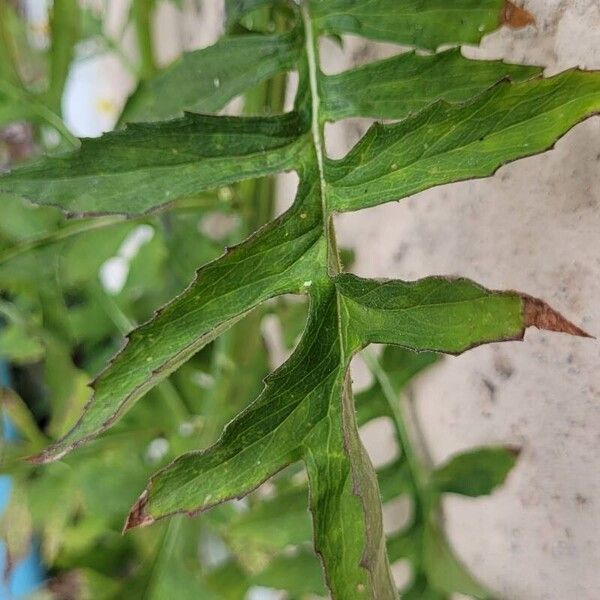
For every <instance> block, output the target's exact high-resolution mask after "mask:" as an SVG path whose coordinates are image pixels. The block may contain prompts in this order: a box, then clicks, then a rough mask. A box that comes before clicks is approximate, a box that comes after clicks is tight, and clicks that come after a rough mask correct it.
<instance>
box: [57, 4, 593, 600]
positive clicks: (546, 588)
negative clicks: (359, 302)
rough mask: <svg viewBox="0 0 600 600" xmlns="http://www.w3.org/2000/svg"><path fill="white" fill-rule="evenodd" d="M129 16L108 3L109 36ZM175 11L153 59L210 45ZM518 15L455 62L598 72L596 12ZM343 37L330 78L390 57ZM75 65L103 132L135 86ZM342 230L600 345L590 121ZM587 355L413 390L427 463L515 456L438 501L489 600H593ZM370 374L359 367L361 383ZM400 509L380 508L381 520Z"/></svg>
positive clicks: (525, 347) (397, 264)
mask: <svg viewBox="0 0 600 600" xmlns="http://www.w3.org/2000/svg"><path fill="white" fill-rule="evenodd" d="M123 4H125V3H124V2H113V3H112V5H113V12H114V14H113V16H112V19H113V20H114V22H115V24H118V21H119V18H120V16H119V15H120V14H121V13H122V11H121V13H120V12H119V5H123ZM184 4H186V9H185V14H184V15H181V14H179V13H178V12H177V11H176V10H175V9H174V8H173V7H172V6H171V5H169V4H168V3H165V2H163V3H162V4H161V7H160V10H159V15H158V18H157V22H156V36H157V39H158V40H159V48H160V55H161V60H163V61H164V62H169V61H170V60H171V59H172V58H174V57H175V56H177V54H178V53H180V52H181V51H182V50H184V49H189V48H194V47H199V46H204V45H208V44H210V43H212V41H214V40H215V39H216V38H217V37H218V35H219V34H220V31H221V25H220V24H221V15H222V1H221V0H204V2H192V1H187V2H186V3H184ZM521 5H522V6H524V7H525V8H526V9H527V10H529V11H530V12H532V13H533V14H534V15H535V18H536V26H535V27H528V28H526V29H524V30H520V31H513V30H501V31H499V32H497V33H494V34H492V35H490V36H488V37H487V38H486V39H485V40H484V41H483V44H482V45H481V47H480V48H478V49H473V48H465V49H464V53H465V54H466V55H468V56H470V57H476V58H503V59H505V60H507V61H512V62H519V63H521V62H522V63H529V64H540V65H543V66H545V67H546V74H553V73H556V72H559V71H562V70H565V69H568V68H571V67H576V66H579V67H582V68H586V69H600V1H599V0H525V1H523V2H521ZM115 6H116V8H115ZM345 43H346V48H345V51H344V52H342V51H340V49H339V48H338V47H336V46H335V45H334V44H332V43H328V42H324V43H323V46H322V60H323V66H324V68H325V70H326V71H327V72H334V71H339V70H342V69H344V68H348V67H349V66H351V65H353V64H357V63H362V62H366V61H369V60H374V59H377V58H380V57H383V56H387V55H389V54H390V53H392V52H397V51H398V47H393V46H390V45H383V44H373V43H366V42H364V41H363V40H360V39H358V38H350V37H349V38H347V39H346V40H345ZM81 69H83V71H82V70H81ZM81 69H80V72H77V69H75V71H76V72H75V74H74V76H73V77H72V78H71V82H70V87H71V89H70V91H69V90H68V93H67V96H66V99H65V102H66V108H67V117H68V118H69V119H70V121H71V125H72V127H73V129H74V130H75V131H76V132H77V133H86V134H88V135H89V134H94V133H99V132H100V131H101V130H103V129H108V128H110V125H111V120H114V116H115V115H116V114H117V113H118V110H119V107H120V105H121V103H122V101H123V99H124V98H125V97H126V95H127V93H128V91H129V90H130V88H131V85H132V82H131V81H130V79H129V77H128V75H127V73H126V72H124V71H123V69H122V67H119V65H118V61H116V59H114V57H112V58H111V57H110V56H105V57H101V58H100V59H98V60H97V61H91V62H90V61H86V62H85V63H83V64H82V66H81ZM108 75H109V76H108ZM86 95H87V96H89V97H90V98H91V100H93V101H91V102H90V106H92V107H93V106H96V105H98V103H97V102H96V104H94V101H97V100H98V98H100V99H101V100H103V102H102V103H101V104H100V105H101V106H102V107H103V109H102V111H96V113H93V114H92V113H90V114H87V115H84V116H85V118H83V116H82V114H81V112H80V111H81V110H82V108H81V107H82V106H84V105H85V103H82V102H81V100H82V97H85V96H86ZM111 103H112V104H111ZM111 106H113V107H114V115H113V114H111V108H110V107H111ZM78 111H79V112H78ZM92 112H93V111H92ZM366 125H368V123H366V122H364V121H356V120H352V121H347V122H343V123H340V124H336V125H334V126H331V127H329V128H328V130H327V136H328V140H327V146H328V151H329V152H330V153H331V154H332V155H334V156H341V155H343V154H344V153H345V152H346V151H347V150H348V149H349V148H350V147H351V145H352V144H353V143H355V141H356V140H357V139H358V138H359V136H360V135H361V134H362V132H363V131H364V130H365V127H366ZM293 191H294V177H293V176H289V177H285V178H283V179H282V181H281V185H280V193H281V205H282V206H284V205H285V204H286V203H287V202H289V200H290V198H291V197H292V196H293ZM337 226H338V232H339V237H340V240H341V243H342V244H343V245H345V246H351V247H353V248H354V249H355V250H356V255H357V260H356V263H355V266H354V269H353V270H354V271H355V272H357V273H358V274H360V275H364V276H370V277H398V278H403V279H414V278H417V277H422V276H426V275H430V274H460V275H465V276H468V277H471V278H473V279H475V280H477V281H478V282H480V283H482V284H484V285H485V286H487V287H490V288H498V289H505V288H507V289H511V288H513V289H518V290H521V291H524V292H527V293H529V294H532V295H535V296H539V297H541V298H544V299H545V300H547V301H548V302H550V303H551V304H552V305H553V306H554V307H556V308H557V309H558V310H560V311H561V312H563V313H564V314H565V316H567V317H568V318H570V319H572V320H573V321H575V322H576V323H578V324H581V325H582V326H583V327H584V328H585V329H587V330H588V331H589V332H590V333H592V334H593V335H598V336H600V302H599V301H598V300H599V299H600V278H599V275H600V242H599V239H600V238H599V233H600V117H594V118H592V119H589V120H588V121H586V122H585V123H582V124H580V125H579V126H577V127H575V128H574V129H573V130H572V131H571V132H570V133H568V134H567V135H566V136H565V137H564V138H563V139H561V140H560V141H559V142H558V144H557V145H556V148H555V149H554V150H552V151H551V152H548V153H546V154H544V155H540V156H535V157H531V158H527V159H525V160H522V161H519V162H518V163H513V164H510V165H507V166H505V167H503V168H502V169H500V170H499V171H498V173H497V174H496V175H495V176H494V177H492V178H490V179H486V180H478V181H471V182H465V183H457V184H452V185H449V186H444V187H440V188H436V189H433V190H429V191H427V192H424V193H421V194H418V195H416V196H414V197H412V198H410V199H408V200H404V201H403V202H401V203H392V204H387V205H384V206H380V207H377V208H373V209H369V210H365V211H361V212H357V213H353V214H347V215H343V216H340V217H338V218H337ZM599 358H600V344H599V342H598V341H597V340H590V339H576V338H569V337H567V336H564V335H560V334H549V333H542V332H538V331H536V330H531V331H529V332H528V333H527V335H526V340H525V343H516V342H513V343H505V344H497V345H492V346H487V347H482V348H478V349H476V350H473V351H471V352H469V353H467V354H465V355H463V356H461V357H458V358H447V359H445V360H444V361H443V362H442V363H441V364H439V365H437V366H435V367H434V368H433V369H431V370H430V371H429V372H427V373H425V374H424V375H423V376H421V377H420V378H419V379H418V381H417V382H416V383H415V384H414V385H413V386H412V389H411V392H410V393H411V396H412V399H413V401H414V405H415V407H416V413H417V416H418V421H419V424H420V428H421V429H422V431H423V434H424V437H425V439H426V442H427V445H428V449H429V452H430V454H431V456H432V458H433V460H434V461H435V462H436V463H437V462H440V461H443V460H444V459H445V458H447V457H448V456H449V455H451V454H452V453H454V452H457V451H461V450H464V449H468V448H471V447H475V446H480V445H484V444H491V443H511V444H516V445H519V446H521V447H522V453H521V456H520V459H519V462H518V465H517V467H516V468H515V469H514V471H513V472H512V473H511V475H510V477H509V479H508V481H507V483H506V485H505V486H504V487H503V488H501V489H500V490H498V491H496V492H495V493H494V494H493V495H492V496H490V497H486V498H480V499H461V498H458V497H452V498H448V499H447V500H446V501H445V513H446V517H447V530H448V533H449V537H450V539H451V541H452V543H453V545H454V546H455V548H456V549H457V552H458V554H459V555H460V556H461V557H462V559H463V560H464V562H465V563H466V564H467V565H468V566H469V567H470V568H471V569H472V571H473V572H474V573H475V574H476V575H477V576H478V577H479V578H480V579H481V581H483V582H484V583H486V584H487V585H488V586H489V587H490V588H491V589H493V590H495V591H496V592H497V593H498V595H499V597H501V598H505V599H507V600H599V599H600V541H599V540H600V475H599V473H600V370H599V369H598V364H599ZM365 377H366V376H365V372H364V369H361V368H360V365H358V366H357V368H356V379H357V381H358V382H359V384H360V383H361V382H362V383H363V384H364V380H365ZM364 439H365V443H366V445H367V446H368V449H369V451H370V452H371V455H372V457H373V459H374V460H375V461H376V462H377V461H381V460H384V459H385V457H386V455H389V453H390V451H391V450H392V449H391V441H388V440H390V439H391V438H390V432H389V428H388V427H386V426H385V424H379V425H378V426H375V427H373V426H371V427H370V429H369V430H368V431H366V432H365V435H364ZM401 512H402V511H401V510H398V507H391V508H390V507H388V508H387V510H386V522H387V524H388V526H392V525H393V524H394V523H393V522H394V520H395V519H398V518H401V517H400V516H399V515H400V513H401ZM397 572H398V573H399V574H400V576H401V575H402V570H401V569H397Z"/></svg>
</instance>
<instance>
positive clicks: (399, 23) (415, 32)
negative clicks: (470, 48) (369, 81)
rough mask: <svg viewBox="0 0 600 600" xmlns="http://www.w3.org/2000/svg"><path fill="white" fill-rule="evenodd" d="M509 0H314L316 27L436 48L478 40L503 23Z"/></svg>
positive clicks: (431, 48)
mask: <svg viewBox="0 0 600 600" xmlns="http://www.w3.org/2000/svg"><path fill="white" fill-rule="evenodd" d="M503 6H504V0H454V1H453V2H451V3H449V2H448V1H447V0H403V1H402V3H401V5H399V3H398V0H369V1H366V2H355V1H354V0H310V8H311V11H312V14H313V18H314V20H315V26H316V27H317V28H318V29H319V30H320V31H321V32H322V33H326V34H341V33H353V34H356V35H361V36H365V37H368V38H372V39H375V40H383V41H389V42H397V43H399V44H406V45H410V46H418V47H420V48H428V49H430V50H435V49H436V48H437V47H438V46H439V45H440V44H448V43H450V44H473V43H476V42H479V40H480V39H481V38H482V37H483V36H484V35H485V34H486V33H489V32H490V31H493V30H494V29H496V28H497V27H498V26H499V25H500V20H501V11H502V8H503Z"/></svg>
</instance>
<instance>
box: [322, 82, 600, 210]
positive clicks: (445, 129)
mask: <svg viewBox="0 0 600 600" xmlns="http://www.w3.org/2000/svg"><path fill="white" fill-rule="evenodd" d="M598 111H600V74H598V73H586V72H583V71H575V70H574V71H568V72H566V73H563V74H560V75H556V76H554V77H550V78H548V79H537V80H534V81H527V82H523V83H515V84H511V83H508V82H504V83H500V84H498V85H497V86H496V87H495V88H494V89H492V90H490V91H489V92H487V93H484V94H482V95H481V96H479V97H478V98H476V99H475V100H474V101H472V102H470V103H468V104H465V105H462V106H448V105H447V104H446V103H443V102H439V103H437V104H434V105H433V106H431V107H429V108H426V109H425V110H423V111H422V112H420V113H418V114H417V115H415V116H413V117H409V118H408V119H405V120H404V121H401V122H400V123H397V124H394V125H380V124H375V125H374V126H373V127H371V129H370V130H369V131H368V133H367V134H366V135H365V136H364V137H363V139H362V140H361V141H360V142H359V143H358V144H357V145H356V146H355V147H354V148H353V149H352V150H351V151H350V153H349V154H348V155H347V156H346V157H345V158H343V159H342V160H339V161H328V163H327V174H328V180H329V181H330V184H331V194H330V201H331V207H332V209H333V210H337V211H350V210H358V209H361V208H367V207H369V206H375V205H377V204H382V203H384V202H389V201H390V200H399V199H401V198H405V197H407V196H410V195H411V194H415V193H416V192H420V191H422V190H426V189H428V188H431V187H434V186H437V185H442V184H444V183H451V182H455V181H462V180H464V179H470V178H474V177H485V176H488V175H492V174H493V173H494V172H495V171H496V169H498V168H499V167H500V166H502V165H503V164H505V163H507V162H510V161H513V160H516V159H517V158H521V157H523V156H530V155H532V154H536V153H538V152H542V151H543V150H547V149H548V148H550V147H551V146H552V145H553V144H554V142H555V141H556V140H557V139H558V138H559V137H560V136H562V135H563V134H565V133H566V132H567V131H568V130H569V129H571V127H573V126H574V125H576V124H577V123H578V122H579V121H581V120H583V119H584V118H586V117H589V116H590V115H593V114H595V113H597V112H598Z"/></svg>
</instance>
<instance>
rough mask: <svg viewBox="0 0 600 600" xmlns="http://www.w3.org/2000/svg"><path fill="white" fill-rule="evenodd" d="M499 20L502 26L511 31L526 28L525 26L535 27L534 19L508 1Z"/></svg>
mask: <svg viewBox="0 0 600 600" xmlns="http://www.w3.org/2000/svg"><path fill="white" fill-rule="evenodd" d="M500 20H501V22H502V24H503V25H507V26H508V27H512V28H513V29H520V28H521V27H527V25H535V17H534V16H533V15H532V14H531V13H530V12H529V11H526V10H525V9H524V8H520V7H519V6H517V5H516V4H513V3H512V2H510V1H509V0H507V1H506V2H505V3H504V8H503V9H502V13H501V15H500Z"/></svg>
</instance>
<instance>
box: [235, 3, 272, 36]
mask: <svg viewBox="0 0 600 600" xmlns="http://www.w3.org/2000/svg"><path fill="white" fill-rule="evenodd" d="M273 3H274V0H225V13H226V25H227V28H228V29H231V27H233V26H234V25H235V24H236V23H238V21H239V20H240V19H241V18H242V17H243V16H244V15H247V14H248V13H250V12H252V11H253V10H256V9H258V8H262V7H263V6H269V5H272V4H273Z"/></svg>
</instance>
